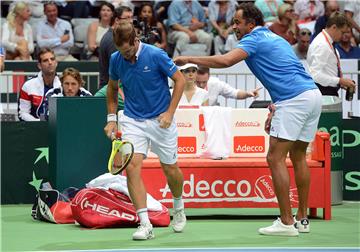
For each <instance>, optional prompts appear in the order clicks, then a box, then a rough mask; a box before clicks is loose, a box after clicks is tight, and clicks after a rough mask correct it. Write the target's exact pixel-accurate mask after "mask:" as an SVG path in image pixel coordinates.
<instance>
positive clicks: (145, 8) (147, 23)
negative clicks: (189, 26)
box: [137, 3, 167, 51]
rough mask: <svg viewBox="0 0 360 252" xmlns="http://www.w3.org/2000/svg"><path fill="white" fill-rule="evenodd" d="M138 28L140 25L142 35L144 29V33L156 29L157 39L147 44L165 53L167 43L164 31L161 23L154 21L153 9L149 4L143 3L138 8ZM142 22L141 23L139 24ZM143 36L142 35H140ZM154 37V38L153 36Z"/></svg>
mask: <svg viewBox="0 0 360 252" xmlns="http://www.w3.org/2000/svg"><path fill="white" fill-rule="evenodd" d="M137 21H138V26H140V24H143V25H142V33H143V32H144V30H145V29H146V32H148V33H150V31H151V30H152V29H153V28H156V29H157V37H158V39H156V40H155V39H151V40H150V41H148V42H149V44H153V45H155V46H157V47H159V48H162V49H164V50H165V51H166V47H167V42H166V30H165V27H164V25H163V24H162V23H160V22H158V21H157V20H156V17H155V15H154V9H153V7H152V5H151V4H150V3H144V4H142V5H141V6H140V8H139V14H138V20H137ZM141 22H143V23H141ZM141 35H142V36H144V34H141ZM153 37H155V36H153ZM145 42H146V41H145Z"/></svg>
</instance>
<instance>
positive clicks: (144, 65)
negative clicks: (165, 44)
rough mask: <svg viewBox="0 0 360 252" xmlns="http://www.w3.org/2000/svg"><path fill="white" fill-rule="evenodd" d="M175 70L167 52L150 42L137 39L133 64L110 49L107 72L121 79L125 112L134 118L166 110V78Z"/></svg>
mask: <svg viewBox="0 0 360 252" xmlns="http://www.w3.org/2000/svg"><path fill="white" fill-rule="evenodd" d="M176 71H177V67H176V65H175V64H174V62H173V61H172V60H171V59H170V58H169V57H168V55H167V54H166V52H165V51H164V50H162V49H159V48H157V47H155V46H152V45H148V44H145V43H140V46H139V50H138V52H137V60H136V62H135V63H134V64H131V62H130V61H127V60H125V59H124V58H123V57H122V55H121V53H120V52H119V51H117V52H115V53H113V54H112V55H111V58H110V67H109V76H110V79H111V80H114V81H117V80H120V79H121V82H122V84H123V90H124V96H125V102H124V114H125V115H127V116H129V117H131V118H134V119H150V118H155V117H157V116H158V115H159V114H161V113H163V112H165V111H166V110H167V109H168V107H169V105H170V100H171V95H170V91H169V85H168V79H167V78H168V77H172V76H173V74H174V73H175V72H176Z"/></svg>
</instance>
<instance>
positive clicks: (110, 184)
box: [86, 173, 162, 212]
mask: <svg viewBox="0 0 360 252" xmlns="http://www.w3.org/2000/svg"><path fill="white" fill-rule="evenodd" d="M86 188H99V189H103V190H109V189H112V190H115V191H118V192H121V193H123V194H125V195H127V196H128V197H130V194H129V191H128V188H127V182H126V177H125V176H122V175H112V174H111V173H104V174H103V175H100V176H99V177H96V178H94V179H93V180H91V181H90V182H89V183H87V184H86ZM146 202H147V209H148V210H149V211H157V212H160V211H162V206H161V203H160V202H159V201H157V200H156V199H154V198H153V197H152V196H151V195H150V194H147V199H146Z"/></svg>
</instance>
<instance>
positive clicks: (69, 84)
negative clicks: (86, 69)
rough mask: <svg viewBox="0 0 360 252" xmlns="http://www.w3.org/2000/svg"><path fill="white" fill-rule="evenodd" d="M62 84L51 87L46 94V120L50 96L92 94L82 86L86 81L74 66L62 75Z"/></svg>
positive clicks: (46, 118)
mask: <svg viewBox="0 0 360 252" xmlns="http://www.w3.org/2000/svg"><path fill="white" fill-rule="evenodd" d="M60 82H61V86H60V87H55V88H52V89H50V90H49V91H48V92H47V93H46V95H45V105H44V109H45V118H44V119H45V120H48V118H49V99H50V97H75V96H79V97H82V96H92V94H91V93H90V92H89V91H87V90H86V89H85V88H83V87H82V86H83V85H84V81H83V79H82V78H81V74H80V72H79V71H78V70H77V69H75V68H72V67H69V68H66V69H65V70H64V71H63V72H62V75H61V77H60Z"/></svg>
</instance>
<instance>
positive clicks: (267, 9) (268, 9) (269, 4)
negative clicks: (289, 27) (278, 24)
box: [255, 0, 283, 26]
mask: <svg viewBox="0 0 360 252" xmlns="http://www.w3.org/2000/svg"><path fill="white" fill-rule="evenodd" d="M282 4H283V1H282V0H256V1H255V6H256V7H258V9H259V10H260V11H261V13H262V14H263V16H264V21H265V23H267V25H268V26H270V25H271V24H272V23H273V22H274V21H275V20H276V19H277V10H278V8H279V6H280V5H282Z"/></svg>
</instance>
